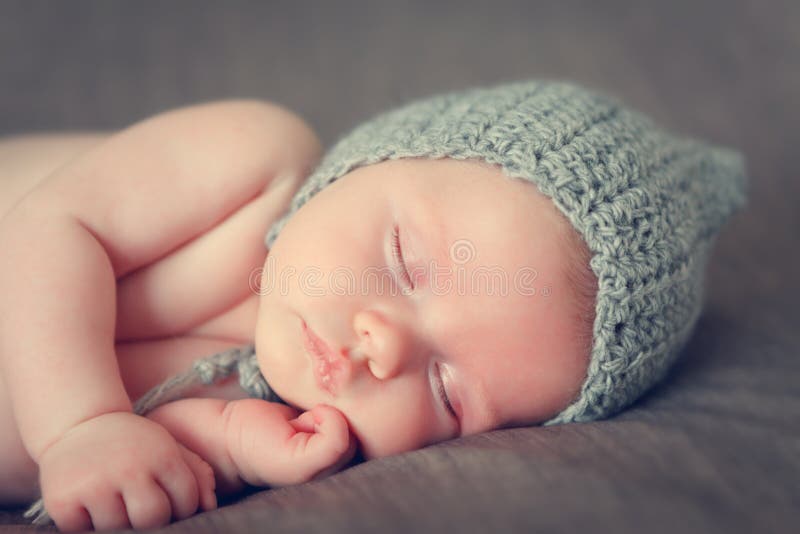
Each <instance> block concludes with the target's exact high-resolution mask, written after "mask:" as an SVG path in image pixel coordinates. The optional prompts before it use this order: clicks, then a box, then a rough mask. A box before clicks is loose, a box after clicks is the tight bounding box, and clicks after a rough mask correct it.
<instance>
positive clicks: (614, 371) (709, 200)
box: [265, 80, 747, 425]
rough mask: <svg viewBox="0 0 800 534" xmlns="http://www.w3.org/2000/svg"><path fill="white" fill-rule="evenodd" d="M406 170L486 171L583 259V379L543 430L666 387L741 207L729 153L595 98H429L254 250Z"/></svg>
mask: <svg viewBox="0 0 800 534" xmlns="http://www.w3.org/2000/svg"><path fill="white" fill-rule="evenodd" d="M412 157H421V158H444V157H447V158H453V159H459V160H463V159H469V158H477V159H480V160H483V161H486V162H488V163H491V164H497V165H499V166H500V167H501V169H502V171H503V173H504V174H506V175H507V176H508V177H509V178H513V179H522V180H526V181H529V182H531V183H533V184H535V185H536V186H537V187H538V188H539V190H540V191H541V192H542V193H543V194H545V195H546V196H548V197H550V198H551V199H552V200H553V202H554V203H555V204H556V206H557V207H558V209H559V210H560V211H561V212H562V213H563V214H564V215H565V216H566V218H567V219H568V220H569V221H570V223H571V224H572V226H573V227H574V228H575V229H576V230H577V231H578V233H579V234H580V235H581V236H582V238H583V239H584V240H585V242H586V244H587V245H588V247H589V250H590V251H591V253H592V259H591V262H590V266H591V269H592V271H593V272H594V273H595V275H596V276H597V279H598V293H597V299H596V305H595V311H596V315H595V321H594V325H593V329H592V349H591V355H590V362H589V367H588V372H587V377H586V379H585V381H584V383H583V385H582V387H581V390H580V393H579V395H578V397H577V398H576V399H575V400H574V402H572V404H570V405H569V406H568V407H567V408H566V409H564V410H563V411H562V412H561V413H559V414H558V415H556V416H555V417H554V418H552V419H550V420H549V421H547V422H545V424H548V425H549V424H555V423H566V422H572V421H576V422H582V421H591V420H595V419H601V418H605V417H608V416H610V415H612V414H614V413H616V412H617V411H619V410H621V409H623V408H624V407H626V406H628V405H629V404H631V403H632V402H633V401H634V400H635V399H636V398H638V397H639V396H640V395H641V394H642V393H644V392H645V391H647V389H649V388H650V387H651V386H652V385H654V384H655V383H656V382H658V381H659V380H660V379H661V378H662V377H663V376H664V375H665V373H666V371H667V370H668V369H669V367H670V365H671V364H672V363H673V362H674V361H675V359H676V358H677V356H678V354H679V352H680V350H681V349H682V348H683V347H684V345H685V344H686V342H687V340H688V338H689V336H690V335H691V333H692V331H693V329H694V326H695V324H696V322H697V319H698V318H699V315H700V312H701V309H702V304H703V298H704V292H703V288H704V275H705V268H706V264H707V262H708V258H709V255H710V253H711V250H712V248H713V243H714V240H715V238H716V236H717V235H718V233H719V231H720V230H721V228H722V226H723V225H724V223H725V222H726V220H727V219H728V218H729V217H730V216H731V215H732V214H733V213H734V212H735V211H736V210H737V209H739V208H741V207H743V206H744V205H745V204H746V196H747V178H746V176H745V168H744V160H743V157H742V156H741V154H739V153H738V152H736V151H734V150H731V149H728V148H725V147H720V146H714V145H711V144H708V143H705V142H703V141H700V140H696V139H691V138H687V137H681V136H678V135H675V134H672V133H670V132H667V131H665V130H663V129H661V128H659V127H658V126H656V125H655V124H654V123H653V121H652V120H651V119H649V118H648V117H646V116H644V115H642V114H641V113H639V112H637V111H634V110H632V109H628V108H626V107H624V106H623V105H622V104H621V103H620V102H619V101H618V100H616V99H614V98H612V97H609V96H607V95H604V94H600V93H597V92H593V91H590V90H587V89H584V88H581V87H579V86H576V85H574V84H571V83H566V82H560V81H535V80H532V81H522V82H514V83H509V84H505V85H500V86H496V87H490V88H475V89H469V90H466V91H458V92H453V93H448V94H443V95H437V96H433V97H429V98H426V99H423V100H420V101H417V102H412V103H410V104H406V105H404V106H401V107H400V108H398V109H395V110H392V111H389V112H386V113H383V114H380V115H378V116H376V117H375V118H373V119H372V120H369V121H367V122H366V123H364V124H362V125H360V126H358V127H357V128H355V129H354V130H353V131H352V132H351V133H350V134H349V135H347V136H345V137H344V138H342V139H341V140H340V141H339V142H337V143H336V144H335V145H334V146H333V147H332V148H331V150H330V151H329V152H328V153H327V154H326V155H325V157H324V158H323V160H322V161H321V163H320V165H319V166H318V167H317V169H316V170H315V171H314V172H313V173H312V174H311V175H310V176H309V177H308V179H307V180H306V182H305V183H304V185H303V186H302V187H301V188H300V190H299V191H298V192H297V193H296V194H295V196H294V198H293V199H292V202H291V204H290V206H289V208H288V211H287V212H286V214H284V216H283V217H281V218H280V219H278V220H277V221H276V222H275V223H274V224H273V225H272V226H271V228H270V229H269V231H268V232H267V234H266V237H265V244H266V245H267V247H268V248H270V249H271V248H272V245H273V243H274V242H275V240H276V239H277V237H278V235H279V233H280V231H281V229H282V228H283V227H284V226H285V225H286V223H287V222H288V220H289V219H290V218H291V216H292V215H293V214H294V213H295V212H296V211H297V210H298V209H300V208H301V207H302V206H303V205H304V204H305V203H306V202H307V201H308V200H309V199H310V198H311V197H313V196H314V195H315V194H317V193H318V192H319V191H321V190H322V189H323V188H324V187H326V186H327V185H329V184H331V183H332V182H334V181H335V180H337V179H338V178H340V177H341V176H343V175H345V174H346V173H348V172H350V171H352V170H353V169H356V168H358V167H361V166H364V165H370V164H373V163H377V162H380V161H383V160H389V159H399V158H412Z"/></svg>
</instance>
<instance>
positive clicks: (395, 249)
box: [392, 226, 414, 291]
mask: <svg viewBox="0 0 800 534" xmlns="http://www.w3.org/2000/svg"><path fill="white" fill-rule="evenodd" d="M392 254H393V255H394V259H395V261H396V262H397V263H399V264H400V267H401V271H400V275H401V277H402V278H403V281H404V282H405V283H406V284H408V286H409V287H410V288H411V290H412V291H413V290H414V281H413V280H411V276H410V275H409V274H408V269H407V268H406V263H405V261H403V251H402V250H401V249H400V229H399V228H397V226H395V227H394V228H392Z"/></svg>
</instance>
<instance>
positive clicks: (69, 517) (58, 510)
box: [44, 499, 92, 532]
mask: <svg viewBox="0 0 800 534" xmlns="http://www.w3.org/2000/svg"><path fill="white" fill-rule="evenodd" d="M44 506H45V510H47V513H48V515H49V516H50V519H52V520H53V523H55V524H56V526H57V527H58V530H60V531H61V532H84V531H86V530H92V517H91V516H90V515H89V512H88V511H87V510H86V508H84V507H83V505H78V504H75V505H51V504H49V503H48V502H47V499H45V500H44Z"/></svg>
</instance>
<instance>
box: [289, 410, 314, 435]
mask: <svg viewBox="0 0 800 534" xmlns="http://www.w3.org/2000/svg"><path fill="white" fill-rule="evenodd" d="M289 424H290V425H291V426H292V428H294V429H295V430H296V431H298V432H309V433H310V432H314V424H315V422H314V414H313V413H311V411H310V410H309V411H307V412H303V413H301V414H300V415H299V416H298V417H295V418H294V419H291V420H289Z"/></svg>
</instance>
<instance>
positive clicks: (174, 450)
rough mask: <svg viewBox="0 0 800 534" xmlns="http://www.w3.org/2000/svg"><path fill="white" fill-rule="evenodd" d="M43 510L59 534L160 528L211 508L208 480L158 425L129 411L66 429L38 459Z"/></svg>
mask: <svg viewBox="0 0 800 534" xmlns="http://www.w3.org/2000/svg"><path fill="white" fill-rule="evenodd" d="M39 478H40V483H41V489H42V498H43V500H44V506H45V509H46V510H47V512H48V514H49V515H50V517H51V518H52V519H53V521H54V522H55V523H56V525H57V526H58V528H59V529H60V530H64V531H76V530H89V529H91V528H95V529H98V530H100V529H103V530H105V529H117V528H125V527H133V528H136V529H140V528H149V527H155V526H161V525H165V524H167V523H169V521H170V519H171V518H172V519H182V518H185V517H188V516H190V515H192V514H194V513H195V511H196V510H197V507H198V503H200V504H202V507H203V509H205V510H210V509H213V508H215V507H216V497H215V495H214V475H213V472H212V470H211V467H210V466H209V465H208V464H207V463H206V462H204V461H203V460H202V459H200V457H199V456H197V455H196V454H194V453H193V452H191V451H189V450H188V449H186V448H184V447H183V446H182V445H180V444H178V443H177V442H176V441H175V439H174V438H173V437H172V436H171V435H170V434H169V432H167V431H166V430H165V429H164V428H162V427H161V425H159V424H158V423H155V422H153V421H150V420H148V419H145V418H144V417H140V416H138V415H134V414H132V413H128V412H113V413H108V414H104V415H100V416H98V417H95V418H93V419H89V420H87V421H84V422H83V423H81V424H79V425H77V426H75V427H73V428H72V429H70V430H69V431H68V432H67V433H66V434H64V436H63V437H61V439H59V440H58V441H56V442H55V443H53V444H52V445H50V446H49V447H48V448H47V449H46V450H45V452H44V453H43V454H42V455H41V457H40V458H39Z"/></svg>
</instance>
